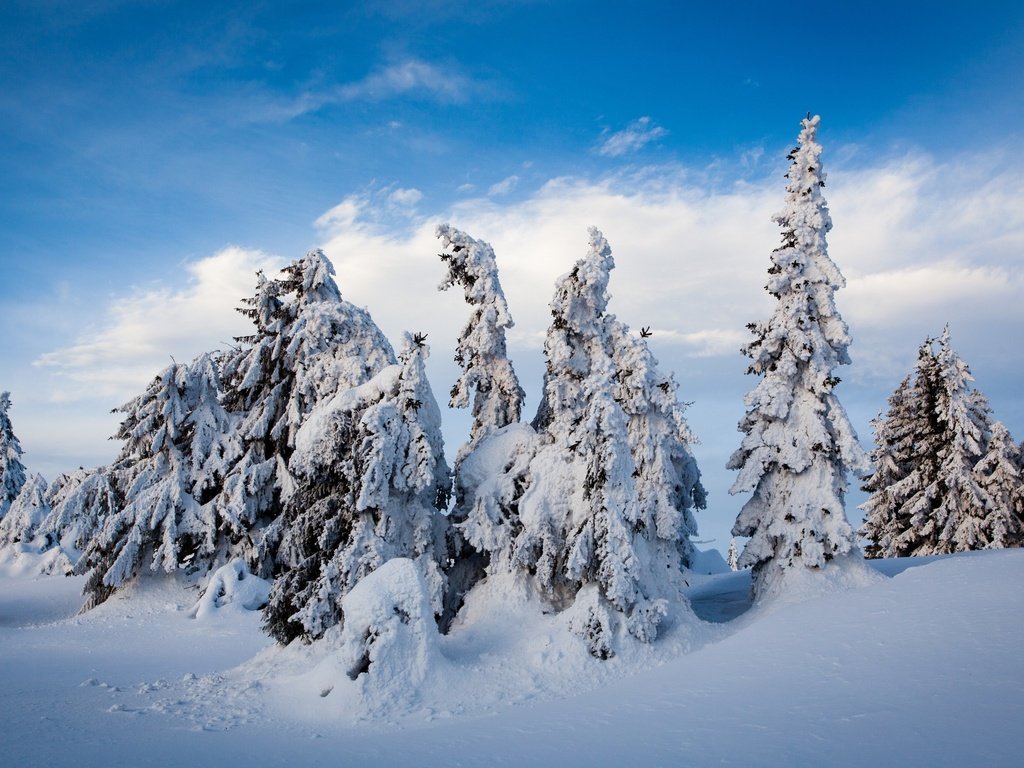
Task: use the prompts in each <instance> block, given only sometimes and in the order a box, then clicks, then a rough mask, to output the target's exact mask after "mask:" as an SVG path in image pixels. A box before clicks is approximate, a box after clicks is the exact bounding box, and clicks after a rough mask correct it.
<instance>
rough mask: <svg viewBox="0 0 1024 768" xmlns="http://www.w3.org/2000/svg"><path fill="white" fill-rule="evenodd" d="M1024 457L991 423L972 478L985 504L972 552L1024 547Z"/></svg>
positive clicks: (1003, 429)
mask: <svg viewBox="0 0 1024 768" xmlns="http://www.w3.org/2000/svg"><path fill="white" fill-rule="evenodd" d="M1022 467H1024V457H1022V454H1021V449H1020V446H1018V445H1017V444H1016V443H1015V442H1014V441H1013V438H1011V437H1010V433H1009V431H1008V430H1007V429H1006V427H1005V426H1004V425H1003V424H1002V423H1001V422H998V421H996V422H993V423H992V437H991V439H990V440H989V443H988V450H987V451H986V452H985V455H984V456H982V457H981V458H980V459H979V460H978V463H977V464H975V466H974V474H975V476H976V478H977V482H978V485H979V486H980V489H981V491H982V494H983V497H984V498H985V499H986V501H987V502H989V503H988V505H987V507H986V510H985V511H986V513H987V514H986V515H985V517H984V518H982V519H981V520H980V521H979V522H978V524H977V527H976V528H975V535H976V541H977V543H979V544H981V546H980V547H979V546H975V547H974V548H975V549H1004V548H1007V547H1024V470H1022Z"/></svg>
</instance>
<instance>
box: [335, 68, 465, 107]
mask: <svg viewBox="0 0 1024 768" xmlns="http://www.w3.org/2000/svg"><path fill="white" fill-rule="evenodd" d="M477 88H478V86H477V84H476V83H474V82H473V81H471V80H470V79H469V78H467V77H465V76H464V75H462V74H459V73H458V72H455V71H454V70H451V69H445V68H442V67H439V66H437V65H435V64H431V63H429V62H426V61H420V60H419V59H406V60H405V61H400V62H398V63H395V64H391V65H389V66H387V67H384V68H383V69H380V70H378V71H376V72H373V73H371V74H369V75H367V76H366V77H365V78H364V79H362V80H360V81H358V82H355V83H348V84H346V85H343V86H341V87H339V88H338V89H337V91H336V92H335V94H334V97H335V99H337V100H338V101H356V100H361V99H367V100H370V101H380V100H382V99H388V98H391V97H394V96H401V95H403V94H408V93H419V94H423V95H426V96H429V97H431V98H435V99H438V100H440V101H447V102H462V101H465V100H466V99H467V98H468V97H469V95H470V94H471V93H472V92H474V91H475V90H477Z"/></svg>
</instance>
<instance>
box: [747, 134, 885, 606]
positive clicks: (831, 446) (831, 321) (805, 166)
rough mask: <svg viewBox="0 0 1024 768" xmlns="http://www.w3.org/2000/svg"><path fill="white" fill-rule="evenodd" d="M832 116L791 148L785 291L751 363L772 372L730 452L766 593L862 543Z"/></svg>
mask: <svg viewBox="0 0 1024 768" xmlns="http://www.w3.org/2000/svg"><path fill="white" fill-rule="evenodd" d="M819 120H820V118H819V117H818V116H814V117H810V116H808V117H807V118H806V119H805V120H803V121H802V130H801V132H800V137H799V139H798V146H797V147H796V149H794V150H793V151H792V152H791V153H790V155H789V158H790V160H791V161H792V163H791V165H790V169H789V173H788V174H787V175H788V178H789V183H788V184H787V185H786V193H787V194H786V206H785V208H784V209H783V211H782V212H781V213H779V214H776V216H775V217H774V218H775V221H776V222H777V223H778V224H779V225H780V226H781V227H782V245H781V246H779V247H778V248H776V249H775V251H774V252H773V253H772V257H771V266H770V268H769V269H768V275H769V278H768V284H767V285H766V286H765V288H766V290H767V291H768V292H769V293H770V294H771V295H772V296H773V297H774V298H775V299H776V300H777V303H776V306H775V311H774V313H773V314H772V316H771V318H770V319H769V320H768V321H767V322H765V323H753V324H751V325H750V329H751V331H752V332H753V334H754V340H753V341H751V342H750V343H749V344H747V345H746V346H745V347H744V350H743V351H744V353H745V354H746V355H747V356H748V357H750V358H751V360H752V361H753V362H752V363H751V364H750V366H749V368H748V369H747V372H748V373H750V374H753V375H756V376H762V377H763V378H762V380H761V382H760V383H759V384H758V385H757V386H756V387H755V388H754V389H753V390H752V391H750V392H749V393H748V394H747V396H746V399H745V402H746V406H747V408H748V410H747V413H746V415H745V416H744V417H743V419H742V420H741V421H740V425H739V428H740V431H742V432H743V433H744V434H745V435H746V436H745V437H744V439H743V442H742V444H741V446H740V448H739V449H738V450H737V451H736V452H735V453H733V455H732V457H731V458H730V459H729V463H728V468H729V469H733V470H738V471H739V475H738V476H737V478H736V481H735V483H734V484H733V486H732V489H731V491H730V492H731V493H734V494H735V493H744V492H748V491H753V496H752V497H751V498H750V499H748V500H747V502H746V503H745V504H744V505H743V508H742V509H741V510H740V513H739V515H738V517H737V519H736V523H735V525H734V526H733V530H732V533H733V535H735V536H749V537H750V540H749V541H748V542H747V545H746V546H745V547H744V549H743V553H742V555H741V556H740V560H739V564H740V566H741V567H746V566H748V565H749V566H752V567H753V587H754V594H755V596H763V595H765V594H768V593H769V592H772V591H774V590H775V589H776V588H777V587H778V586H779V584H780V582H781V576H782V574H783V573H784V572H785V571H786V570H787V569H790V568H797V567H808V568H820V567H822V566H824V565H826V564H827V563H828V562H829V561H830V560H831V559H833V558H834V557H836V556H838V555H843V554H845V553H847V552H852V551H855V550H856V541H855V537H854V533H853V529H852V528H851V527H850V524H849V522H847V519H846V514H845V510H844V500H845V495H846V490H847V479H846V478H847V473H848V472H849V471H850V470H865V469H867V461H866V457H865V455H864V452H863V451H862V449H861V448H860V446H859V445H858V443H857V436H856V434H855V433H854V430H853V428H852V426H851V425H850V422H849V419H848V418H847V416H846V412H845V411H844V410H843V407H842V405H841V404H840V403H839V400H838V399H837V398H836V396H835V394H834V391H833V390H834V388H835V386H836V384H838V383H839V379H838V378H837V377H836V376H835V375H834V370H835V368H836V367H837V366H839V365H844V364H848V363H849V362H850V360H849V356H848V354H847V347H848V346H849V344H850V336H849V332H848V329H847V326H846V323H844V322H843V320H842V318H841V317H840V315H839V312H838V310H837V309H836V306H835V292H836V290H838V289H839V288H842V287H843V286H844V285H845V280H844V279H843V276H842V275H841V274H840V272H839V269H838V268H837V267H836V265H835V264H834V263H833V262H832V260H831V259H830V258H829V255H828V249H827V245H826V241H825V236H826V234H827V233H828V231H829V230H830V229H831V228H832V221H831V219H830V217H829V213H828V207H827V206H826V203H825V199H824V197H823V195H822V191H821V188H822V187H823V186H824V183H825V174H824V173H823V172H822V169H821V161H820V159H819V158H820V155H821V145H819V144H818V143H817V141H816V133H817V129H818V123H819Z"/></svg>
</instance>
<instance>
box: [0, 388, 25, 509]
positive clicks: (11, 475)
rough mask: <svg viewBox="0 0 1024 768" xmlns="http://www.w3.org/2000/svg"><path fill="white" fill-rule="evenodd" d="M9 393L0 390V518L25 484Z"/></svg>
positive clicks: (19, 445) (23, 468) (23, 466)
mask: <svg viewBox="0 0 1024 768" xmlns="http://www.w3.org/2000/svg"><path fill="white" fill-rule="evenodd" d="M10 408H11V393H10V392H0V518H2V517H3V516H4V515H6V514H7V510H8V509H9V508H10V506H11V504H12V503H13V502H14V500H15V499H16V498H17V497H18V494H19V493H21V488H22V486H23V485H25V479H26V478H25V465H24V464H22V463H21V456H22V453H23V451H22V450H21V443H20V442H18V438H17V436H16V435H15V434H14V427H13V425H12V424H11V417H10V415H9V414H8V411H9V410H10Z"/></svg>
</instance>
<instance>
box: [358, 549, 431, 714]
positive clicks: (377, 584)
mask: <svg viewBox="0 0 1024 768" xmlns="http://www.w3.org/2000/svg"><path fill="white" fill-rule="evenodd" d="M342 611H343V613H344V615H345V625H344V628H343V629H342V634H341V649H340V652H339V653H340V656H341V661H342V666H343V668H344V669H345V671H346V673H347V674H348V676H349V678H350V679H352V680H355V681H356V683H357V685H359V689H360V694H361V695H362V697H363V700H364V703H365V704H367V706H368V707H370V708H371V709H372V708H373V706H374V702H386V703H388V706H389V707H391V706H393V705H394V703H395V702H406V703H408V702H409V701H411V700H412V699H413V698H415V691H416V689H417V687H418V686H419V685H420V684H422V683H423V681H424V680H425V679H426V676H427V674H428V672H429V671H430V670H432V669H436V668H437V666H438V662H439V661H440V650H439V638H440V635H439V634H438V631H437V624H436V623H435V621H434V611H433V609H432V608H431V604H430V595H429V593H428V590H427V586H426V583H425V581H424V578H423V574H422V572H421V569H420V566H419V564H417V563H416V562H415V561H413V560H410V559H408V558H394V559H392V560H389V561H387V562H386V563H384V564H383V565H381V566H380V567H379V568H378V569H377V570H375V571H374V572H373V573H371V574H369V575H367V576H365V577H364V578H363V579H361V580H360V581H359V583H358V584H356V585H355V586H354V587H353V588H352V590H351V591H350V592H349V593H348V594H347V595H345V597H344V598H343V599H342Z"/></svg>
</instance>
